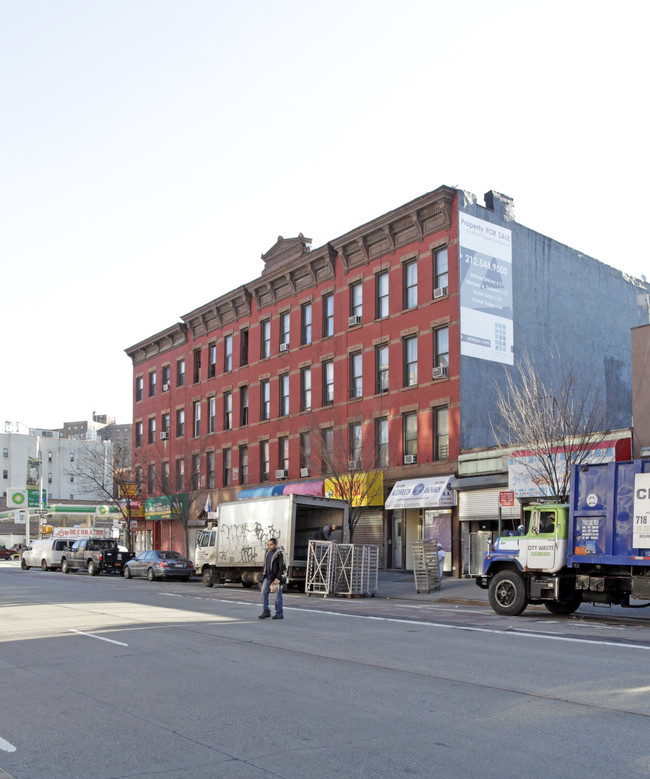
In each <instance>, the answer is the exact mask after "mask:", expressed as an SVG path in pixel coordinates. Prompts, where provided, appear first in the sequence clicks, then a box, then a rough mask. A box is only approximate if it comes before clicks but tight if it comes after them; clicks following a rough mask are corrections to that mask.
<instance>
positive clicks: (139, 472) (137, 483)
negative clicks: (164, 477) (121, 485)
mask: <svg viewBox="0 0 650 779" xmlns="http://www.w3.org/2000/svg"><path fill="white" fill-rule="evenodd" d="M135 488H136V490H137V492H138V495H142V466H141V465H137V466H136V468H135Z"/></svg>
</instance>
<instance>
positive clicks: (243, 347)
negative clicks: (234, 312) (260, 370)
mask: <svg viewBox="0 0 650 779" xmlns="http://www.w3.org/2000/svg"><path fill="white" fill-rule="evenodd" d="M239 364H240V365H248V328H247V327H245V328H243V329H242V330H240V331H239Z"/></svg>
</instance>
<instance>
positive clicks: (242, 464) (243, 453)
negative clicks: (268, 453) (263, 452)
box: [239, 446, 248, 484]
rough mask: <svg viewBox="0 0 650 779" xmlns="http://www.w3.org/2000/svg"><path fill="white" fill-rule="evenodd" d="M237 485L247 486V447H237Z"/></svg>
mask: <svg viewBox="0 0 650 779" xmlns="http://www.w3.org/2000/svg"><path fill="white" fill-rule="evenodd" d="M239 483H240V484H248V447H247V446H240V447H239Z"/></svg>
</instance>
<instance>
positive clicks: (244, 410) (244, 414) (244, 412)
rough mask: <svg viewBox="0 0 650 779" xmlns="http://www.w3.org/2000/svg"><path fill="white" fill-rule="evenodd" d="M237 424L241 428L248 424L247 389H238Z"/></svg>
mask: <svg viewBox="0 0 650 779" xmlns="http://www.w3.org/2000/svg"><path fill="white" fill-rule="evenodd" d="M239 424H240V425H241V426H242V427H246V425H247V424H248V387H240V388H239Z"/></svg>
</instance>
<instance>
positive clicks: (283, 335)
mask: <svg viewBox="0 0 650 779" xmlns="http://www.w3.org/2000/svg"><path fill="white" fill-rule="evenodd" d="M290 327H291V314H290V313H289V311H285V312H284V313H282V314H280V347H282V346H284V347H285V348H286V347H288V346H289V334H290Z"/></svg>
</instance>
